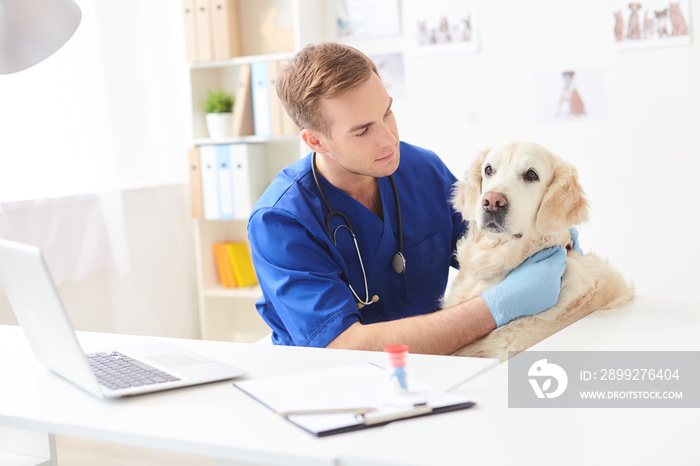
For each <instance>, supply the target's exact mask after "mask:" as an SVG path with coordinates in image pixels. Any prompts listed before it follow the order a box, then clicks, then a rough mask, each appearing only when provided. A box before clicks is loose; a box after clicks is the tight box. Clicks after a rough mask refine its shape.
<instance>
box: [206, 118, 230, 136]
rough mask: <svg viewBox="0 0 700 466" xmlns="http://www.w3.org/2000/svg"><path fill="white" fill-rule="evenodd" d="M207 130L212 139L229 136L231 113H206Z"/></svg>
mask: <svg viewBox="0 0 700 466" xmlns="http://www.w3.org/2000/svg"><path fill="white" fill-rule="evenodd" d="M206 119H207V130H209V137H210V138H212V139H218V138H227V137H229V136H231V128H232V126H233V113H207V115H206Z"/></svg>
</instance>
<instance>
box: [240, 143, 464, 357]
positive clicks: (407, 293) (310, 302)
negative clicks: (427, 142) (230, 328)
mask: <svg viewBox="0 0 700 466" xmlns="http://www.w3.org/2000/svg"><path fill="white" fill-rule="evenodd" d="M400 156H401V159H400V163H399V168H398V169H397V170H396V172H395V173H394V174H393V176H394V180H395V182H396V187H397V189H398V192H399V197H400V203H401V217H402V221H403V237H404V256H405V258H406V271H405V273H404V274H403V275H399V274H397V273H396V272H394V269H393V267H392V258H393V256H394V254H395V253H396V251H397V250H398V231H397V230H398V223H397V213H396V202H395V200H394V194H393V190H392V188H391V182H390V180H389V178H388V177H385V178H380V179H379V189H380V192H381V198H382V205H383V211H384V221H382V220H381V219H379V218H378V217H377V216H376V215H375V214H374V213H372V212H371V211H370V210H369V209H367V208H366V207H364V206H363V205H362V204H360V203H359V202H357V201H356V200H355V199H353V198H352V197H350V196H349V195H347V194H346V193H344V192H343V191H341V190H339V189H338V188H336V187H335V186H333V185H331V184H330V183H329V182H328V181H327V180H326V179H325V178H323V177H322V176H320V174H319V180H320V182H321V185H322V187H323V190H324V192H325V194H326V197H327V198H328V201H329V203H330V205H331V206H332V207H333V209H334V210H336V211H340V212H343V213H344V214H345V215H347V216H348V217H349V218H350V221H351V222H352V225H353V227H354V229H355V234H356V237H357V242H358V245H359V249H360V253H361V255H362V262H363V265H364V268H365V271H366V274H367V286H368V289H369V297H370V298H371V297H372V296H373V295H377V296H379V301H378V302H376V303H374V304H371V305H369V306H365V307H364V308H363V309H360V310H358V309H357V302H356V300H355V297H354V296H353V295H352V292H351V291H350V289H349V287H348V283H350V284H352V287H353V289H354V290H355V291H356V292H357V294H358V296H359V297H360V298H362V299H365V287H364V280H363V275H362V269H361V268H360V264H359V260H358V257H357V252H356V250H355V245H354V243H353V240H352V236H351V235H350V234H349V233H348V230H347V229H345V228H341V229H340V230H338V233H337V243H338V245H337V247H336V246H335V245H334V244H333V240H332V238H331V236H330V235H329V233H328V230H327V229H326V225H325V218H326V215H327V214H328V209H327V208H326V206H325V205H324V204H323V201H322V200H321V198H320V195H319V192H318V188H317V186H316V184H315V182H314V179H313V175H312V173H311V154H309V155H308V156H306V157H305V158H303V159H301V160H299V161H298V162H296V163H294V164H292V165H290V166H289V167H287V168H285V169H284V170H282V171H281V172H280V173H279V174H278V175H277V177H276V178H275V179H274V180H273V182H272V183H271V184H270V186H269V187H268V189H267V190H266V191H265V193H264V194H263V195H262V197H261V198H260V199H259V200H258V202H257V203H256V205H255V207H254V209H253V212H252V214H251V216H250V219H249V222H248V238H249V240H250V245H251V249H252V256H253V263H254V265H255V270H256V273H257V276H258V281H259V282H260V286H261V288H262V293H263V296H262V298H260V300H259V301H258V302H257V304H256V307H257V309H258V312H259V313H260V315H261V316H262V317H263V319H264V320H265V321H266V322H267V324H268V325H269V326H270V328H271V329H272V340H273V342H274V343H275V344H281V345H294V346H317V347H324V346H326V345H327V344H328V343H330V342H331V341H332V340H333V339H335V338H336V337H337V336H338V335H340V334H341V333H342V332H343V331H345V330H346V329H347V328H348V327H349V326H350V325H352V324H353V323H355V322H358V321H359V322H361V323H363V324H370V323H375V322H384V321H390V320H395V319H400V318H403V317H409V316H414V315H420V314H427V313H430V312H433V311H435V310H437V309H438V307H439V300H440V298H441V297H442V295H443V293H444V291H445V286H446V284H447V277H448V272H449V266H450V265H453V266H455V267H456V266H457V263H456V260H455V259H454V251H455V247H456V242H457V240H458V239H459V238H460V237H461V236H462V234H464V232H465V231H466V228H467V225H466V222H463V221H462V217H461V215H460V214H459V213H457V212H455V211H454V210H453V209H452V206H451V204H450V197H451V192H452V186H453V184H454V183H455V182H456V181H457V179H456V178H455V176H454V175H453V174H452V173H451V172H450V171H449V170H448V169H447V167H446V166H445V165H444V163H443V162H442V161H441V160H440V158H439V157H438V156H437V155H435V153H433V152H431V151H428V150H425V149H421V148H419V147H416V146H413V145H410V144H407V143H405V142H401V143H400ZM340 223H341V221H340V220H339V219H338V217H337V216H336V217H334V220H333V222H332V223H331V226H332V228H331V230H332V231H334V230H335V227H336V226H337V225H339V224H340Z"/></svg>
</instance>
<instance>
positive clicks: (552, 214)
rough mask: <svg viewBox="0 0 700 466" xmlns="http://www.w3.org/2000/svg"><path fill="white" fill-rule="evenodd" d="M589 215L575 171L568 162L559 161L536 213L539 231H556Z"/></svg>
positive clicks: (572, 224)
mask: <svg viewBox="0 0 700 466" xmlns="http://www.w3.org/2000/svg"><path fill="white" fill-rule="evenodd" d="M588 215H589V213H588V201H587V200H586V197H585V194H584V192H583V188H581V185H580V184H579V181H578V172H577V171H576V169H575V168H574V167H573V166H572V165H570V164H569V163H567V162H564V161H559V163H558V164H557V166H556V168H555V169H554V178H553V179H552V183H551V184H550V185H549V188H547V192H545V194H544V198H543V199H542V204H541V205H540V210H539V212H538V213H537V223H536V225H537V229H538V230H539V231H540V233H542V234H548V233H555V232H558V231H561V230H565V229H567V228H569V227H572V226H574V225H578V224H579V223H583V222H585V221H586V220H588Z"/></svg>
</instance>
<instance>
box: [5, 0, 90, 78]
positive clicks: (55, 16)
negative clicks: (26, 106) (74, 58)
mask: <svg viewBox="0 0 700 466" xmlns="http://www.w3.org/2000/svg"><path fill="white" fill-rule="evenodd" d="M81 17H82V13H81V11H80V7H78V5H76V4H75V2H74V1H73V0H0V74H10V73H16V72H17V71H22V70H24V69H26V68H29V67H30V66H34V65H36V64H37V63H39V62H40V61H42V60H44V59H46V58H48V57H49V56H51V55H52V54H53V53H54V52H56V51H57V50H58V49H60V48H61V47H62V46H63V44H65V43H66V42H67V41H68V39H70V38H71V36H72V35H73V33H74V32H75V30H76V29H77V28H78V24H80V19H81Z"/></svg>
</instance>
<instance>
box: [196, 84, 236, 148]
mask: <svg viewBox="0 0 700 466" xmlns="http://www.w3.org/2000/svg"><path fill="white" fill-rule="evenodd" d="M233 102H234V99H233V97H232V96H231V95H229V94H227V93H226V92H224V91H219V92H211V91H210V92H209V95H208V96H207V99H206V100H205V101H204V105H203V108H204V112H205V113H206V120H207V129H208V130H209V137H211V138H225V137H228V136H230V135H231V127H232V123H233Z"/></svg>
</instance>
